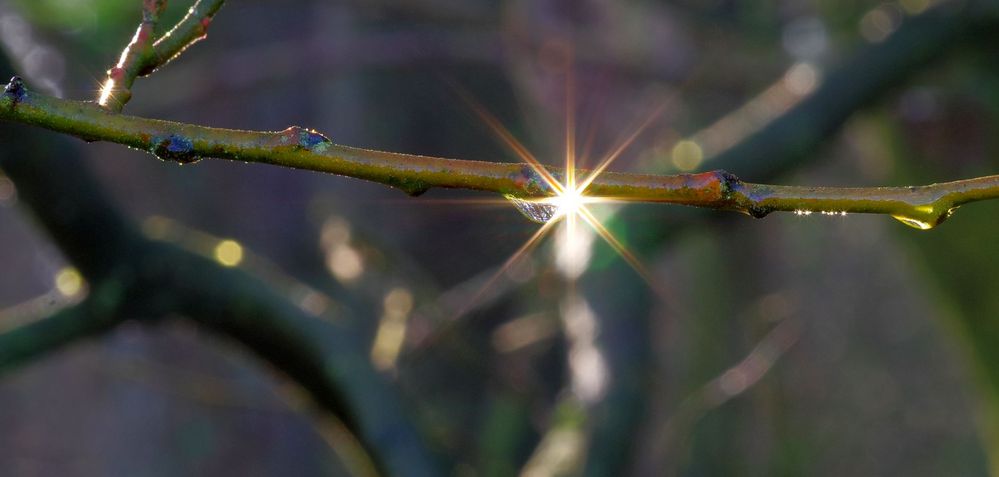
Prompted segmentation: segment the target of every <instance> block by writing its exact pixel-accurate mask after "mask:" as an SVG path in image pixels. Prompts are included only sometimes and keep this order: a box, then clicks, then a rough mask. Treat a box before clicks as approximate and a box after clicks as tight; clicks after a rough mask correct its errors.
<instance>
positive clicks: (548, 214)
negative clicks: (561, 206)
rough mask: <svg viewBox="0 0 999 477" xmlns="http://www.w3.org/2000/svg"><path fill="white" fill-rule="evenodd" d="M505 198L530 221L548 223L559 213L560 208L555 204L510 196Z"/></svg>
mask: <svg viewBox="0 0 999 477" xmlns="http://www.w3.org/2000/svg"><path fill="white" fill-rule="evenodd" d="M503 197H505V198H506V199H507V200H509V201H510V203H511V204H513V206H514V207H516V208H517V210H519V211H520V213H521V214H524V217H527V218H528V219H531V220H532V221H534V222H537V223H539V224H543V223H547V222H548V221H549V220H551V219H552V218H553V217H555V214H556V213H557V212H558V206H556V205H555V204H547V203H544V202H537V201H533V200H528V199H522V198H520V197H515V196H512V195H509V194H508V195H504V196H503Z"/></svg>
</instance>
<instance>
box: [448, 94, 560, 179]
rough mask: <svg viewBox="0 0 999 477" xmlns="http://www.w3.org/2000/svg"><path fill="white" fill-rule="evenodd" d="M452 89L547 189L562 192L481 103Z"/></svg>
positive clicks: (537, 162) (549, 173)
mask: <svg viewBox="0 0 999 477" xmlns="http://www.w3.org/2000/svg"><path fill="white" fill-rule="evenodd" d="M452 87H453V88H454V89H455V91H457V93H458V96H459V97H461V99H462V101H464V102H465V103H466V104H467V105H468V107H469V108H470V109H471V110H472V111H473V112H474V113H475V114H476V115H478V116H479V118H480V119H482V121H484V122H485V123H486V125H487V126H489V129H491V130H492V131H493V133H495V134H496V136H497V137H498V138H499V139H500V140H501V141H503V143H504V144H506V145H507V146H508V147H510V149H512V150H513V152H514V153H515V154H517V156H518V157H520V159H521V160H523V161H524V162H525V163H527V164H528V165H529V166H531V169H533V170H534V172H536V173H537V174H538V175H539V176H541V178H542V179H543V180H544V181H545V183H546V184H547V185H548V187H550V188H551V189H552V190H553V191H555V193H561V192H562V191H563V190H564V189H563V188H562V183H560V182H559V181H558V179H556V178H555V176H553V175H552V173H551V172H549V171H548V169H547V168H545V166H544V165H542V164H541V162H540V161H538V158H536V157H534V154H531V151H529V150H527V147H525V146H524V144H523V143H521V142H520V141H519V140H517V138H516V137H514V135H513V133H511V132H510V130H509V129H507V128H506V127H505V126H503V124H502V123H500V121H499V119H497V118H496V116H493V115H492V113H490V112H489V111H488V110H486V108H485V107H484V106H482V104H481V103H479V102H478V101H476V100H475V98H473V97H472V95H471V94H469V93H468V92H467V91H465V90H464V89H463V88H461V87H460V86H458V85H456V84H452Z"/></svg>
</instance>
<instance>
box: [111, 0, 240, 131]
mask: <svg viewBox="0 0 999 477" xmlns="http://www.w3.org/2000/svg"><path fill="white" fill-rule="evenodd" d="M223 3H225V0H198V1H197V2H195V4H194V6H192V7H191V9H190V10H188V12H187V15H186V16H184V18H183V19H181V20H180V22H178V23H177V25H176V26H174V27H173V28H172V29H171V30H170V31H168V32H166V33H165V34H164V35H163V36H162V37H159V38H158V39H157V38H156V26H157V25H158V23H159V18H160V15H162V13H163V11H164V10H166V6H167V0H143V2H142V23H140V24H139V27H138V28H137V29H136V30H135V35H133V36H132V40H131V41H130V42H129V43H128V46H126V47H125V49H124V50H122V52H121V56H120V57H119V58H118V63H117V64H115V66H114V67H112V68H111V69H110V70H108V73H107V79H106V80H105V81H104V84H103V85H102V86H101V91H100V96H99V97H98V100H97V103H98V104H99V105H101V107H103V108H106V109H107V110H109V111H114V112H120V111H121V110H122V109H123V108H124V107H125V103H128V101H129V100H130V99H132V85H133V84H134V83H135V79H136V78H137V77H139V76H146V75H148V74H150V73H152V72H153V71H155V70H156V69H157V68H159V67H160V66H163V65H165V64H167V63H169V62H170V60H172V59H173V58H175V57H176V56H177V55H179V54H180V53H181V52H183V51H184V50H185V49H186V48H187V47H189V46H191V45H193V44H194V43H197V42H198V41H199V40H201V39H202V38H204V37H205V33H206V32H207V31H208V25H209V24H210V23H211V21H212V17H214V15H215V12H217V11H218V10H219V8H222V4H223Z"/></svg>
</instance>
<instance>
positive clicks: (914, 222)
mask: <svg viewBox="0 0 999 477" xmlns="http://www.w3.org/2000/svg"><path fill="white" fill-rule="evenodd" d="M892 218H894V219H895V220H897V221H899V222H902V223H903V224H905V225H908V226H909V227H912V228H915V229H919V230H929V229H932V228H933V224H931V223H929V222H925V221H922V220H919V219H914V218H912V217H906V216H904V215H892Z"/></svg>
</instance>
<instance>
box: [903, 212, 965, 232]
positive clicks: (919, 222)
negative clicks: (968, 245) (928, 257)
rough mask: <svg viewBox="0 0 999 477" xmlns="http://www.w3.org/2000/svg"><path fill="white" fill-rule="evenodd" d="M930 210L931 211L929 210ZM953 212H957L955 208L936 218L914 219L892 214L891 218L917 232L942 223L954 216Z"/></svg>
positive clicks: (925, 215)
mask: <svg viewBox="0 0 999 477" xmlns="http://www.w3.org/2000/svg"><path fill="white" fill-rule="evenodd" d="M930 210H933V209H932V208H931V209H930ZM955 210H957V207H951V208H949V209H947V210H945V211H943V212H941V213H940V214H938V215H936V216H933V215H927V214H921V216H920V217H915V216H910V215H904V214H893V215H892V217H893V218H894V219H895V220H897V221H899V222H902V223H903V224H905V225H908V226H909V227H912V228H916V229H919V230H930V229H932V228H933V227H936V226H937V225H940V224H942V223H944V221H945V220H947V219H948V218H950V216H951V215H954V211H955Z"/></svg>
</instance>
